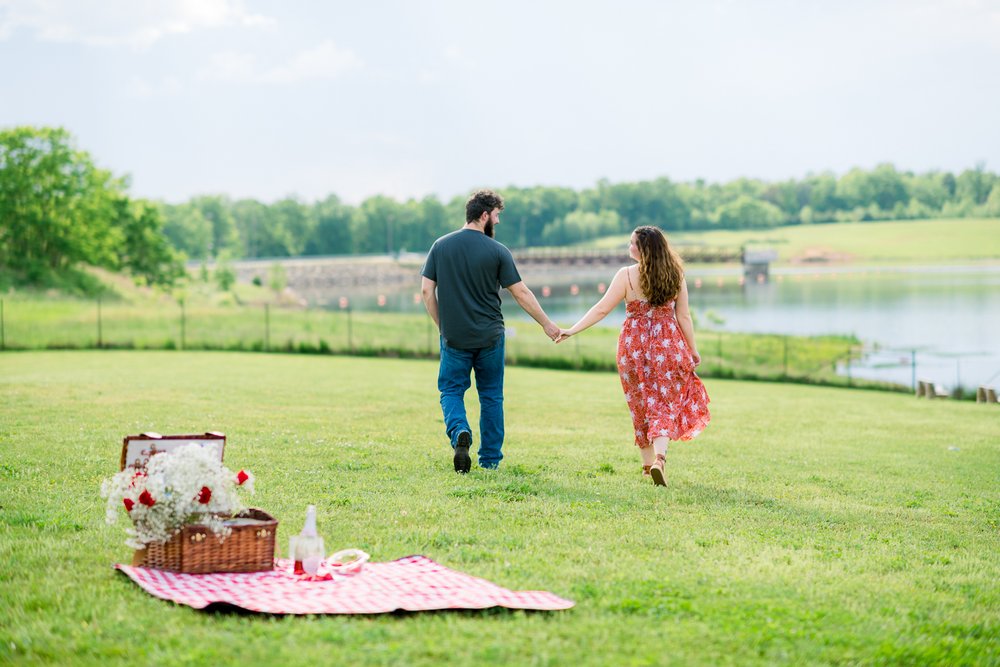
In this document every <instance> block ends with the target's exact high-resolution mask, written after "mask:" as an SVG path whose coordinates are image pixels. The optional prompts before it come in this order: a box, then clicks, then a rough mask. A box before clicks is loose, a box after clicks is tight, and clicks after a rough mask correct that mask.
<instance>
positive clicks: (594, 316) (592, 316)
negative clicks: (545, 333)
mask: <svg viewBox="0 0 1000 667" xmlns="http://www.w3.org/2000/svg"><path fill="white" fill-rule="evenodd" d="M626 271H628V269H627V268H623V269H619V270H618V273H616V274H615V277H614V279H613V280H612V281H611V285H610V286H609V287H608V291H607V292H605V293H604V296H603V297H601V300H600V301H598V302H597V303H595V304H594V305H593V307H591V309H590V310H588V311H587V314H586V315H584V316H583V317H581V318H580V321H579V322H577V323H576V324H574V325H573V326H572V327H570V328H569V329H564V330H563V332H562V335H561V336H560V337H559V340H557V341H556V342H557V343H560V342H562V341H564V340H566V339H567V338H569V337H570V336H572V335H574V334H578V333H580V332H581V331H583V330H584V329H589V328H590V327H592V326H594V325H595V324H597V323H598V322H600V321H601V320H603V319H604V318H605V317H607V316H608V313H610V312H611V311H612V310H614V309H615V306H617V305H618V304H619V303H620V302H621V300H622V299H624V298H625V272H626Z"/></svg>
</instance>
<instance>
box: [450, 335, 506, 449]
mask: <svg viewBox="0 0 1000 667" xmlns="http://www.w3.org/2000/svg"><path fill="white" fill-rule="evenodd" d="M503 364H504V337H503V336H502V335H501V336H500V340H499V341H497V343H496V344H495V345H493V346H492V347H482V348H478V349H475V350H459V349H456V348H454V347H449V346H448V344H447V343H446V342H445V341H444V338H443V337H442V338H441V367H440V369H439V370H438V391H440V392H441V411H442V412H443V413H444V429H445V433H447V434H448V439H449V440H451V446H452V447H454V446H455V443H456V441H457V440H458V434H459V433H461V432H462V431H469V432H470V433H471V432H472V429H471V428H469V420H468V419H467V418H466V416H465V392H466V391H467V390H468V389H469V387H471V386H472V381H471V377H470V374H471V372H472V371H473V370H475V371H476V391H477V392H479V407H480V412H479V465H480V467H483V468H496V467H497V466H498V465H500V460H501V459H502V458H503V453H502V452H501V451H500V450H501V449H502V447H503Z"/></svg>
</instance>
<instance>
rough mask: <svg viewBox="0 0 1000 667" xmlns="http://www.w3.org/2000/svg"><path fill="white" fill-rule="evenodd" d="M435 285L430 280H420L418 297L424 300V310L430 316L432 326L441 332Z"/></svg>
mask: <svg viewBox="0 0 1000 667" xmlns="http://www.w3.org/2000/svg"><path fill="white" fill-rule="evenodd" d="M435 289H437V283H436V282H434V281H433V280H431V279H430V278H426V277H424V278H422V279H421V281H420V296H421V297H423V299H424V308H426V309H427V314H428V315H430V316H431V319H432V320H434V324H436V325H437V328H438V331H440V330H441V320H439V319H438V298H437V292H436V291H435Z"/></svg>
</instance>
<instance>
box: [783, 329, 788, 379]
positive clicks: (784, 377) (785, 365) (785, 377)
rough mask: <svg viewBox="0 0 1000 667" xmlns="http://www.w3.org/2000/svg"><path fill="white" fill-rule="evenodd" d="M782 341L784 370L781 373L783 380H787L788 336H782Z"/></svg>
mask: <svg viewBox="0 0 1000 667" xmlns="http://www.w3.org/2000/svg"><path fill="white" fill-rule="evenodd" d="M782 342H784V344H785V360H784V369H785V370H784V374H783V375H782V378H783V379H785V380H787V379H788V336H784V337H783V339H782Z"/></svg>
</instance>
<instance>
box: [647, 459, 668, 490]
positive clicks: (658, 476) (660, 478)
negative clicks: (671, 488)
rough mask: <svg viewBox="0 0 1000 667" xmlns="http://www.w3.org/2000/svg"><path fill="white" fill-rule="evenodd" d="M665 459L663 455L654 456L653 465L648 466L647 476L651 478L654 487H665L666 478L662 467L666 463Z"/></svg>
mask: <svg viewBox="0 0 1000 667" xmlns="http://www.w3.org/2000/svg"><path fill="white" fill-rule="evenodd" d="M666 460H667V457H665V456H664V455H663V454H657V455H656V461H654V462H653V465H651V466H649V476H650V477H652V478H653V484H655V485H656V486H666V485H667V478H666V475H664V473H663V465H664V463H666Z"/></svg>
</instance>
